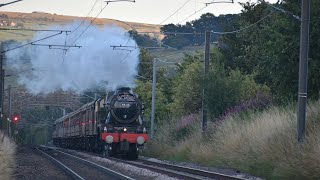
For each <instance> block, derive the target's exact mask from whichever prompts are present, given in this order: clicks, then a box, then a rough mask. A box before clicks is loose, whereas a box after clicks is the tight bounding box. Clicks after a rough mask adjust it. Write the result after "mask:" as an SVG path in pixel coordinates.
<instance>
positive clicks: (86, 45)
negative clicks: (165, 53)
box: [6, 23, 139, 94]
mask: <svg viewBox="0 0 320 180" xmlns="http://www.w3.org/2000/svg"><path fill="white" fill-rule="evenodd" d="M78 24H79V23H73V24H71V25H66V26H57V27H53V28H51V29H66V30H73V29H75V27H77V25H78ZM86 26H87V25H86V24H84V25H83V26H81V28H79V29H78V30H77V31H76V32H72V33H70V34H69V35H68V36H66V35H65V34H61V35H58V36H55V37H53V38H50V39H47V40H44V41H41V42H38V44H55V45H64V44H65V43H66V44H67V45H70V44H71V43H72V42H74V40H75V39H76V38H77V37H78V36H79V35H80V34H81V33H82V31H83V28H84V27H86ZM52 34H53V32H41V33H37V34H36V35H35V37H34V38H33V40H37V39H41V38H43V37H46V36H49V35H52ZM76 44H77V45H80V46H82V47H81V48H70V49H69V50H68V51H67V53H65V51H64V50H61V49H49V48H48V47H44V46H28V47H26V48H21V49H18V50H14V51H11V52H9V53H7V54H6V56H7V58H8V59H10V60H9V62H7V64H8V65H11V66H12V67H14V68H15V69H16V70H17V71H21V72H22V71H23V70H25V69H26V68H27V67H26V65H23V60H24V59H26V58H30V64H31V67H29V68H32V69H33V71H30V72H29V73H21V74H20V76H19V78H18V83H20V84H22V85H24V86H25V87H26V88H27V89H28V90H29V91H30V92H31V93H34V94H39V93H44V94H47V93H51V92H54V91H57V90H64V91H69V90H71V91H75V92H78V93H80V92H83V91H85V90H87V89H90V88H94V87H101V86H102V87H104V88H106V89H107V90H113V89H115V88H117V87H119V86H126V87H134V86H135V83H134V82H135V76H136V75H137V66H138V63H139V50H138V49H135V50H134V51H132V52H129V51H121V50H113V48H112V47H110V45H120V44H122V45H128V46H137V44H136V42H135V41H134V40H133V39H132V38H131V37H130V36H129V34H128V33H127V32H126V31H125V30H123V29H121V28H119V27H115V26H112V27H111V26H106V27H104V28H99V27H94V26H91V27H90V28H89V29H88V30H87V31H86V32H85V33H84V34H83V35H82V36H81V37H80V38H79V39H78V41H77V42H76ZM12 59H14V61H13V60H12Z"/></svg>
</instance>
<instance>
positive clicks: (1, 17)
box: [0, 11, 160, 41]
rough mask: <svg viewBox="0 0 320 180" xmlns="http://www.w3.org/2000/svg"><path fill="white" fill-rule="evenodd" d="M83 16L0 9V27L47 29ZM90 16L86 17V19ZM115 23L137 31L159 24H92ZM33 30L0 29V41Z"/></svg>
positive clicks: (26, 35)
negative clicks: (13, 30) (9, 30)
mask: <svg viewBox="0 0 320 180" xmlns="http://www.w3.org/2000/svg"><path fill="white" fill-rule="evenodd" d="M83 18H84V17H76V16H64V15H58V14H50V13H44V12H33V13H17V12H2V11H0V28H32V29H47V28H48V27H50V26H54V25H64V24H67V23H71V22H74V21H81V20H83ZM89 20H92V18H88V21H89ZM107 24H108V25H112V24H113V25H117V26H120V27H123V28H124V29H127V30H130V29H132V28H131V27H133V28H134V29H136V30H137V31H160V25H154V24H143V23H134V22H121V21H118V20H114V19H107V18H98V19H96V20H95V22H94V25H98V26H103V25H107ZM32 36H33V32H22V31H15V32H7V31H0V41H6V40H17V41H24V40H27V39H30V38H32Z"/></svg>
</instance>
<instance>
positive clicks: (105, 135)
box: [53, 87, 148, 159]
mask: <svg viewBox="0 0 320 180" xmlns="http://www.w3.org/2000/svg"><path fill="white" fill-rule="evenodd" d="M143 112H144V106H143V104H142V103H141V102H140V100H139V98H138V95H137V94H136V93H134V92H133V91H132V89H131V88H127V87H122V88H118V89H117V90H115V91H112V92H109V93H108V94H107V95H106V96H105V97H103V98H100V99H98V100H96V101H94V102H91V103H88V104H86V105H84V106H82V107H81V108H80V109H78V110H76V111H74V112H72V113H70V114H68V115H66V116H63V117H62V118H60V119H58V120H56V121H55V131H54V132H53V142H54V144H55V145H57V146H61V147H66V148H73V149H84V150H88V151H96V152H97V151H99V152H101V153H102V154H103V155H105V156H113V155H117V154H122V155H126V156H127V157H128V158H130V159H136V158H138V154H139V151H140V150H141V149H143V146H144V144H145V142H146V141H147V140H148V134H147V130H146V126H145V122H144V118H143Z"/></svg>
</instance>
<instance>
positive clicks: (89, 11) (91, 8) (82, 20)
mask: <svg viewBox="0 0 320 180" xmlns="http://www.w3.org/2000/svg"><path fill="white" fill-rule="evenodd" d="M97 2H98V0H96V1H95V2H94V4H93V6H92V8H91V9H90V11H89V12H88V14H87V15H86V17H85V18H84V19H83V20H82V21H81V23H80V24H79V25H78V26H77V27H76V28H75V29H74V30H73V31H72V33H74V32H76V31H77V30H78V29H79V28H80V26H81V25H82V24H83V23H84V22H85V21H86V20H87V19H88V17H89V15H90V14H91V12H92V11H93V9H94V7H95V6H96V4H97Z"/></svg>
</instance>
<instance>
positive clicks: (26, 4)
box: [0, 0, 277, 24]
mask: <svg viewBox="0 0 320 180" xmlns="http://www.w3.org/2000/svg"><path fill="white" fill-rule="evenodd" d="M11 1H14V0H0V3H8V2H11ZM212 1H214V2H219V1H220V2H221V1H224V2H226V1H227V2H230V1H231V0H136V2H135V3H133V2H114V3H109V5H108V6H107V7H106V8H105V9H104V10H103V11H102V13H101V14H100V15H99V18H111V19H118V20H122V21H130V22H141V23H149V24H161V23H162V22H163V21H164V20H165V19H167V18H168V17H169V16H170V15H171V14H173V13H174V12H175V11H177V10H178V9H179V8H180V7H182V6H183V5H184V4H185V3H186V2H187V3H186V4H185V5H184V6H183V7H182V8H181V9H180V10H179V11H178V12H177V13H176V14H175V15H173V16H172V17H171V18H169V19H168V20H166V21H165V22H163V24H168V23H182V24H183V23H185V22H186V21H190V20H193V19H197V18H199V17H200V15H201V14H204V13H207V12H210V13H212V14H214V15H216V16H218V15H220V14H235V13H240V12H241V6H240V5H239V2H249V1H250V2H257V0H234V3H233V4H232V3H215V4H211V5H208V6H207V7H206V8H204V9H203V10H201V11H199V10H200V9H202V8H203V7H205V3H208V2H212ZM266 1H268V2H270V3H275V2H277V0H266ZM94 4H95V6H94V8H93V10H92V12H91V13H90V15H89V16H91V17H95V16H97V15H98V14H99V12H100V11H101V10H102V8H103V7H104V6H105V5H106V2H105V1H104V0H23V1H21V2H17V3H14V4H11V5H7V6H3V7H0V11H11V12H28V13H30V12H33V11H41V12H48V13H56V14H59V15H72V16H83V17H85V16H87V15H88V13H89V12H90V9H91V8H92V7H93V5H94ZM197 11H199V12H198V13H195V12H197ZM194 13H195V14H194ZM192 14H194V15H193V16H191V17H189V16H190V15H192ZM188 17H189V18H188Z"/></svg>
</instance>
